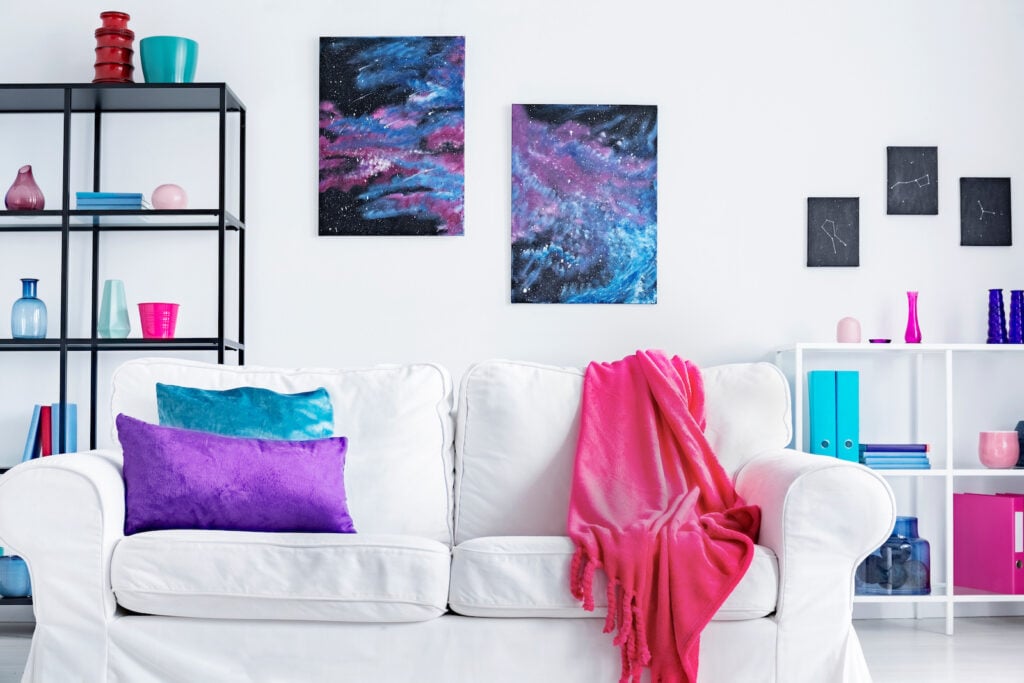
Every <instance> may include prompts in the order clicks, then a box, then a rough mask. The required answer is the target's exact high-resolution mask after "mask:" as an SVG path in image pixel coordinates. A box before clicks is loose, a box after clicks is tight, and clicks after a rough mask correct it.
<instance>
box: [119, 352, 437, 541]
mask: <svg viewBox="0 0 1024 683" xmlns="http://www.w3.org/2000/svg"><path fill="white" fill-rule="evenodd" d="M157 382H161V383H164V384H176V385H179V386H189V387H197V388H200V389H233V388H235V387H242V386H251V387H260V388H264V389H271V390H273V391H277V392H280V393H289V394H293V393H297V392H303V391H312V390H314V389H317V388H318V387H324V388H326V389H327V391H328V393H329V394H330V397H331V404H332V406H333V408H334V434H335V435H336V436H344V437H347V438H348V452H347V455H346V464H345V489H346V493H347V495H348V507H349V512H350V513H351V515H352V519H353V521H354V522H355V526H356V528H357V529H358V530H359V532H361V533H377V534H407V535H411V536H424V537H426V538H431V539H434V540H437V541H439V542H442V543H446V544H450V543H451V539H452V528H451V527H452V523H451V520H452V506H451V495H450V492H451V488H452V467H453V445H452V434H453V430H454V425H453V423H452V417H451V412H452V381H451V376H450V375H449V374H448V371H447V370H445V369H444V368H442V367H440V366H437V365H430V364H415V365H401V366H398V365H389V366H378V367H373V368H365V369H357V370H331V369H280V368H263V367H256V366H241V367H238V366H227V365H214V364H210V363H201V362H196V361H188V360H176V359H162V358H143V359H139V360H133V361H128V362H127V363H125V364H123V365H121V366H120V367H119V368H118V369H117V370H116V371H115V372H114V376H113V395H112V398H111V411H112V414H113V415H117V414H119V413H124V414H125V415H129V416H131V417H135V418H138V419H140V420H145V421H147V422H151V423H156V422H157V419H158V418H157V401H156V384H157ZM114 442H115V443H117V434H116V427H115V433H114Z"/></svg>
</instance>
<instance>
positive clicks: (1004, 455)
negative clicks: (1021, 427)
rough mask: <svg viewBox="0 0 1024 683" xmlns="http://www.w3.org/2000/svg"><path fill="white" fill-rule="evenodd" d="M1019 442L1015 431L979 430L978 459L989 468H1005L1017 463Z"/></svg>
mask: <svg viewBox="0 0 1024 683" xmlns="http://www.w3.org/2000/svg"><path fill="white" fill-rule="evenodd" d="M1019 456H1020V444H1019V442H1018V440H1017V432H1014V431H1000V432H980V433H979V434H978V459H979V460H981V464H982V465H984V466H985V467H988V468H991V469H1007V468H1010V467H1013V466H1014V465H1016V464H1017V458H1018V457H1019Z"/></svg>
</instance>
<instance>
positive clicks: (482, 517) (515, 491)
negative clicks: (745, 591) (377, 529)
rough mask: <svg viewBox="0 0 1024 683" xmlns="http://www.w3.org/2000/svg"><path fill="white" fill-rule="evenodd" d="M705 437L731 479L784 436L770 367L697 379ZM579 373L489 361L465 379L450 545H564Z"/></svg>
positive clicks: (728, 369) (725, 368)
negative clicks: (508, 540) (527, 540)
mask: <svg viewBox="0 0 1024 683" xmlns="http://www.w3.org/2000/svg"><path fill="white" fill-rule="evenodd" d="M702 374H703V377H704V389H705V394H706V399H705V406H706V408H705V410H706V413H707V429H706V430H705V433H706V434H707V437H708V441H710V442H711V446H712V448H713V449H714V450H715V454H716V455H717V456H718V459H719V461H720V462H721V463H722V466H723V467H725V469H726V471H728V472H729V473H730V474H735V472H736V471H737V470H738V469H739V468H740V467H741V466H742V465H743V464H744V463H746V462H748V461H749V460H750V459H751V458H753V457H754V456H755V455H757V454H758V453H760V452H762V451H765V450H770V449H777V448H785V446H786V444H788V443H789V441H790V437H791V435H792V432H791V426H790V412H791V410H790V405H789V385H788V384H787V382H786V378H785V377H784V376H783V374H782V372H780V371H779V369H778V368H776V367H775V366H774V365H771V364H769V363H738V364H733V365H720V366H716V367H711V368H706V369H704V370H702ZM582 392H583V371H582V370H580V369H577V368H558V367H553V366H550V365H540V364H537V363H523V362H517V361H504V360H492V361H484V362H481V363H477V364H476V365H473V366H472V367H470V368H469V370H467V371H466V375H465V377H464V378H463V380H462V385H461V389H460V391H459V408H458V411H459V412H458V421H457V423H456V424H457V432H456V435H455V457H456V474H455V500H456V503H455V542H456V543H462V542H463V541H465V540H468V539H471V538H477V537H478V536H562V535H564V534H565V524H566V518H567V517H568V512H569V488H570V482H571V480H572V466H573V459H574V457H575V453H576V439H577V437H578V436H579V422H580V420H579V418H580V397H581V395H582Z"/></svg>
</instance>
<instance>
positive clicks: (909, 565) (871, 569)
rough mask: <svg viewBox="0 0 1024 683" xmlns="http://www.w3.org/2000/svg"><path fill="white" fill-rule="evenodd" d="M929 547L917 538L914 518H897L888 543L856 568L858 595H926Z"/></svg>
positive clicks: (929, 591)
mask: <svg viewBox="0 0 1024 683" xmlns="http://www.w3.org/2000/svg"><path fill="white" fill-rule="evenodd" d="M931 566H932V561H931V546H930V545H929V544H928V541H926V540H924V539H923V538H920V537H918V535H917V517H897V518H896V526H895V528H893V530H892V534H891V535H890V536H889V540H887V541H886V542H885V543H883V544H882V547H881V548H879V549H878V550H876V551H875V552H873V553H871V554H870V555H868V556H867V558H866V559H865V560H864V561H863V562H861V564H860V566H859V567H857V574H856V576H855V578H854V592H855V593H857V595H928V594H930V593H931V592H932V587H931Z"/></svg>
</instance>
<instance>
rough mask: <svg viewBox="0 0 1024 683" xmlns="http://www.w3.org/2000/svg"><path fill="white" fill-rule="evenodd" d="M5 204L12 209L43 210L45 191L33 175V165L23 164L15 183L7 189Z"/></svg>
mask: <svg viewBox="0 0 1024 683" xmlns="http://www.w3.org/2000/svg"><path fill="white" fill-rule="evenodd" d="M4 205H5V206H6V207H7V208H8V210H10V211H41V210H42V209H43V207H44V206H46V199H45V198H44V197H43V191H42V190H40V189H39V186H38V185H36V179H35V178H33V177H32V167H31V166H22V167H21V168H19V169H18V175H17V176H16V177H15V178H14V184H13V185H11V189H9V190H7V195H6V196H5V197H4Z"/></svg>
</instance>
